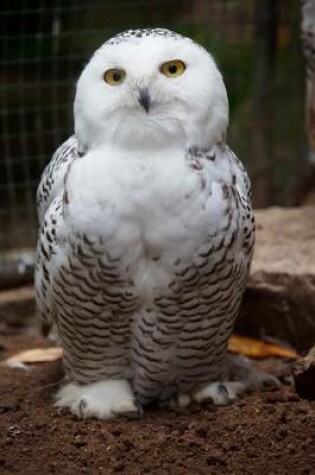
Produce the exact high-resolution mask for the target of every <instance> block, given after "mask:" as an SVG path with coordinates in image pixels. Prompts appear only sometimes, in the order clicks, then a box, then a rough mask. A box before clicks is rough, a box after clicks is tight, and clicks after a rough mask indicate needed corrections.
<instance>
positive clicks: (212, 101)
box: [74, 30, 228, 149]
mask: <svg viewBox="0 0 315 475" xmlns="http://www.w3.org/2000/svg"><path fill="white" fill-rule="evenodd" d="M157 32H159V33H157ZM161 32H162V33H161ZM74 113H75V131H76V135H77V137H78V140H79V142H80V144H81V145H82V147H83V148H84V149H90V148H93V147H96V146H99V145H101V144H102V143H112V144H113V145H117V146H125V147H139V146H141V147H142V148H145V147H146V146H147V147H152V146H155V147H164V146H166V144H167V146H168V147H170V146H172V144H173V145H174V146H183V147H187V146H192V145H197V146H200V147H208V146H211V145H212V144H213V143H215V142H217V141H220V140H222V137H223V136H224V135H225V131H226V127H227V122H228V101H227V95H226V89H225V86H224V83H223V80H222V77H221V74H220V72H219V70H218V68H217V67H216V65H215V62H214V61H213V59H212V57H211V56H210V55H209V54H208V53H207V51H206V50H204V49H203V48H202V47H201V46H199V45H197V44H196V43H194V42H193V41H192V40H190V39H188V38H185V37H182V36H180V35H177V34H175V33H173V32H170V31H168V30H133V31H129V32H126V33H123V34H121V35H118V36H117V37H115V38H113V39H112V40H110V41H108V42H107V43H105V44H104V45H103V46H102V47H101V48H100V49H99V50H97V51H96V53H95V54H94V55H93V57H92V58H91V60H90V62H89V63H88V64H87V66H86V67H85V69H84V70H83V72H82V74H81V77H80V78H79V81H78V84H77V92H76V99H75V107H74Z"/></svg>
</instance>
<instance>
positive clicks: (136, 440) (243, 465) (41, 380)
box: [0, 334, 315, 475]
mask: <svg viewBox="0 0 315 475" xmlns="http://www.w3.org/2000/svg"><path fill="white" fill-rule="evenodd" d="M0 343H1V342H0ZM2 343H4V345H5V347H6V348H5V349H3V348H2V354H1V356H3V357H6V356H8V354H10V353H12V352H14V351H16V350H20V349H25V348H33V347H36V346H45V345H46V344H47V343H45V341H43V340H42V339H41V338H39V337H37V336H34V335H33V334H23V335H21V334H19V335H11V336H7V337H6V338H5V339H4V338H3V339H2ZM0 351H1V345H0ZM61 377H62V371H61V369H60V364H59V363H45V364H41V365H37V366H35V365H34V366H33V367H32V369H31V370H30V371H28V372H25V371H21V370H12V369H7V368H4V367H2V368H1V369H0V387H1V399H0V473H1V474H2V475H5V474H12V473H21V474H26V475H27V474H45V475H46V474H47V475H48V474H55V473H56V474H61V475H74V474H77V475H81V474H89V475H94V474H112V473H123V474H128V475H133V474H137V475H142V474H143V475H144V474H145V475H147V474H172V475H173V474H175V475H176V474H193V475H194V474H244V475H246V474H251V475H252V474H259V475H264V474H266V475H267V474H268V475H273V474H290V475H294V474H301V475H302V474H303V475H306V474H314V473H315V450H314V447H315V402H308V401H305V400H301V399H299V398H298V397H297V396H296V395H295V393H294V391H293V389H292V388H291V387H289V386H284V387H283V388H282V389H281V390H277V391H274V392H270V391H269V392H264V393H260V394H253V395H249V396H246V397H245V398H244V399H242V400H240V401H238V402H237V403H235V404H234V405H232V406H229V407H222V408H219V409H215V408H214V407H213V406H211V405H205V406H202V407H200V406H197V405H196V406H192V407H190V408H187V409H182V410H176V411H174V410H172V411H171V410H155V411H153V410H152V411H149V412H147V413H146V415H145V418H144V419H143V420H125V419H116V420H113V421H96V420H87V421H80V420H77V419H75V418H74V417H73V416H71V415H70V414H58V412H57V410H56V409H55V408H54V406H53V403H52V395H53V393H54V391H55V390H56V385H57V384H58V381H60V379H61Z"/></svg>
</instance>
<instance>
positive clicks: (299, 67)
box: [0, 0, 304, 263]
mask: <svg viewBox="0 0 315 475" xmlns="http://www.w3.org/2000/svg"><path fill="white" fill-rule="evenodd" d="M258 1H260V0H257V1H254V0H212V1H210V0H209V1H207V0H195V1H194V0H171V1H166V0H154V1H150V2H148V1H146V0H138V1H135V0H128V1H127V0H124V1H123V0H116V1H113V0H112V1H104V0H92V1H89V2H86V1H85V0H76V1H74V0H63V1H62V0H32V1H29V0H16V1H15V2H13V3H12V2H10V1H9V0H7V1H3V2H2V11H0V44H1V60H0V64H1V73H0V97H1V112H0V113H1V137H0V144H1V154H0V263H1V259H4V258H5V256H6V254H7V253H8V252H11V251H13V250H14V251H16V250H23V249H26V248H27V249H33V248H34V247H35V243H36V233H37V223H36V209H35V193H36V187H37V184H38V181H39V178H40V174H41V172H42V170H43V168H44V165H45V164H46V163H47V161H48V160H49V159H50V156H51V154H52V152H53V151H54V149H55V148H56V147H57V146H58V144H60V142H61V141H62V140H64V139H66V138H67V136H68V135H69V134H70V133H71V132H72V129H73V120H72V103H73V97H74V85H75V81H76V78H77V77H78V74H79V73H80V71H81V69H82V67H83V65H84V63H85V62H86V61H87V59H88V58H89V56H90V55H91V53H92V52H93V51H94V50H95V49H96V48H97V47H98V46H100V45H101V44H102V43H103V42H104V41H105V40H106V39H108V38H109V37H110V36H112V35H113V34H114V33H116V32H118V31H121V30H124V29H127V28H133V27H139V26H141V27H142V26H162V27H167V28H170V29H174V30H176V31H179V32H182V33H185V34H188V35H189V36H192V37H193V38H195V39H196V40H197V41H199V42H201V43H202V44H204V45H205V46H206V47H207V48H209V49H210V50H211V51H212V52H213V53H214V56H215V57H216V58H217V60H218V63H219V65H220V67H221V69H222V71H223V74H224V77H225V80H226V82H227V87H228V91H229V93H230V99H231V112H232V120H231V122H232V126H231V128H230V144H231V145H232V146H233V148H234V149H235V150H236V152H238V154H239V155H240V156H241V158H242V159H243V160H244V161H245V162H246V164H247V166H248V168H249V169H250V171H251V174H252V176H253V180H254V185H255V183H258V184H259V182H260V180H263V181H264V182H266V180H267V181H268V180H269V181H270V182H271V184H272V186H271V188H270V189H268V196H267V197H266V200H265V202H266V204H273V203H280V204H290V202H291V201H292V200H291V197H292V190H293V188H294V185H295V180H296V177H297V174H298V170H299V169H300V167H301V160H300V158H301V156H302V151H303V144H304V137H303V100H304V99H303V96H304V86H303V85H304V70H303V60H302V55H301V53H300V45H299V17H298V5H297V4H298V2H287V1H284V0H278V2H276V3H277V4H278V9H277V31H276V43H277V52H276V55H275V57H274V62H273V64H272V65H271V66H270V68H271V76H272V84H271V86H270V87H269V86H268V87H269V89H268V90H267V94H268V97H267V100H270V101H271V103H272V120H271V123H270V126H268V127H267V128H266V131H267V132H266V133H267V136H265V137H264V138H263V139H264V140H269V141H270V143H271V145H272V147H271V149H272V157H269V159H268V160H266V161H265V163H263V165H262V166H261V167H260V168H259V169H256V168H255V154H256V151H255V149H253V141H252V137H253V134H254V135H255V134H256V133H257V130H258V126H257V127H256V125H255V124H256V122H255V121H256V115H257V111H255V109H254V106H253V104H254V103H255V100H254V99H255V95H256V94H257V90H256V89H255V84H256V79H255V64H256V63H257V61H258V60H259V58H257V57H256V56H255V45H256V41H257V18H256V17H255V11H256V6H257V5H256V4H257V2H258ZM12 5H14V6H12ZM267 26H268V25H267ZM262 120H264V118H262ZM261 123H262V122H261V121H260V122H259V127H260V128H261ZM255 127H256V128H255ZM268 134H269V135H268Z"/></svg>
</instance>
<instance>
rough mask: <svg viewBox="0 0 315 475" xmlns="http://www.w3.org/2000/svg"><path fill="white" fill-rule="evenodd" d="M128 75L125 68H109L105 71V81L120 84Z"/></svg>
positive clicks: (112, 84) (114, 84)
mask: <svg viewBox="0 0 315 475" xmlns="http://www.w3.org/2000/svg"><path fill="white" fill-rule="evenodd" d="M125 77H126V73H125V71H124V70H123V69H108V70H107V71H105V73H104V76H103V78H104V81H105V82H107V84H110V85H111V86H119V84H121V83H122V82H123V81H124V80H125Z"/></svg>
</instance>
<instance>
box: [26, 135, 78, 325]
mask: <svg viewBox="0 0 315 475" xmlns="http://www.w3.org/2000/svg"><path fill="white" fill-rule="evenodd" d="M78 156H79V154H78V142H77V139H76V137H75V136H74V135H72V136H71V137H69V138H68V139H67V140H66V141H65V142H63V143H62V144H61V145H60V147H58V148H57V150H56V151H55V153H54V154H53V156H52V159H51V161H50V162H49V163H48V165H47V166H46V168H45V170H44V172H43V174H42V177H41V181H40V184H39V186H38V189H37V212H38V220H39V225H40V229H39V234H38V243H37V259H36V268H35V288H36V300H37V307H38V310H39V313H40V317H41V324H42V330H43V333H44V334H47V333H48V332H49V330H50V328H51V326H52V325H53V321H54V300H53V298H52V295H51V270H50V266H51V260H52V256H53V254H55V253H56V252H57V247H58V245H57V240H56V234H57V230H58V227H59V226H60V224H61V223H62V200H63V188H64V179H65V176H66V173H67V170H68V169H69V166H70V165H71V164H72V163H73V162H74V160H75V159H76V158H77V157H78Z"/></svg>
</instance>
